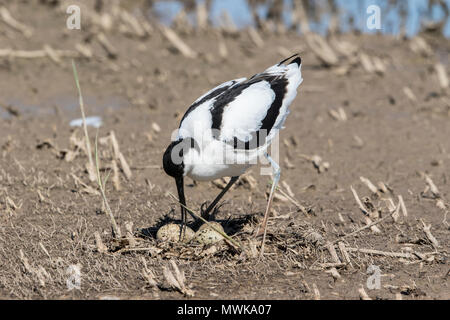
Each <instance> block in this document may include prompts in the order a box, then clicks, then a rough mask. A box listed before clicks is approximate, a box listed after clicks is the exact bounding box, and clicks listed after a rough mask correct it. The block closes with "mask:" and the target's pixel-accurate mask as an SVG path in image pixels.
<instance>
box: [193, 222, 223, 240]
mask: <svg viewBox="0 0 450 320" xmlns="http://www.w3.org/2000/svg"><path fill="white" fill-rule="evenodd" d="M210 224H212V225H213V227H214V228H216V229H217V230H220V231H222V232H223V233H225V231H224V230H223V228H222V225H221V224H220V223H218V222H214V221H212V222H210ZM193 240H194V241H195V242H197V243H200V244H212V243H216V242H219V241H221V240H223V236H222V235H221V234H220V233H218V232H217V231H215V230H213V229H212V228H211V227H210V226H209V225H207V224H206V223H205V224H203V225H202V226H201V227H200V229H198V231H197V232H196V233H195V236H194V239H193Z"/></svg>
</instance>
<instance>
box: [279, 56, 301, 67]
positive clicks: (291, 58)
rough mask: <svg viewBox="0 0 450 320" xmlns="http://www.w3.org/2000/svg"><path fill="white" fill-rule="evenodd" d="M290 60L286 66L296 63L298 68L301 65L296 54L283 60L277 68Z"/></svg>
mask: <svg viewBox="0 0 450 320" xmlns="http://www.w3.org/2000/svg"><path fill="white" fill-rule="evenodd" d="M289 60H291V61H290V62H289V63H286V65H290V64H293V63H296V64H297V65H298V66H299V67H300V66H301V64H302V58H301V57H300V55H299V54H298V53H296V54H294V55H292V56H290V57H289V58H286V59H284V60H283V61H280V62H279V63H278V64H277V66H281V65H282V64H284V63H285V62H286V61H289Z"/></svg>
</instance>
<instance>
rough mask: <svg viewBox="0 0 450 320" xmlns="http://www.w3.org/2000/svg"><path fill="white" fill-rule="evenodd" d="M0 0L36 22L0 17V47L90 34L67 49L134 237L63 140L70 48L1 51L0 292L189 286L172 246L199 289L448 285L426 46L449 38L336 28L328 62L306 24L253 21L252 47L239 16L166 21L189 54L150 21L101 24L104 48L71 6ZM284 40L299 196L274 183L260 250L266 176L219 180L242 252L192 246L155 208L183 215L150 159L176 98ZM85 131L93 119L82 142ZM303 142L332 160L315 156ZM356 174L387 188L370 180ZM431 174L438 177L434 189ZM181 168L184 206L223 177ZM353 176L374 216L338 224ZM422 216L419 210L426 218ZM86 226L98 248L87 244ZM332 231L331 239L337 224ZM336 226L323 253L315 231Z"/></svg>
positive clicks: (28, 46) (441, 49)
mask: <svg viewBox="0 0 450 320" xmlns="http://www.w3.org/2000/svg"><path fill="white" fill-rule="evenodd" d="M1 3H3V4H7V5H6V6H7V8H8V10H9V11H10V12H11V14H12V15H13V16H14V17H15V18H16V19H17V20H19V21H21V22H23V23H24V24H25V25H27V26H30V27H32V28H33V35H32V36H31V37H26V35H24V34H23V33H22V32H20V31H17V30H14V29H13V28H10V27H8V26H7V25H6V24H2V25H1V28H0V48H2V49H3V48H12V49H14V50H39V49H42V48H43V46H44V45H45V44H47V45H49V46H51V47H52V48H53V49H55V50H56V49H58V50H60V49H61V50H62V49H64V50H74V48H75V47H76V45H77V44H79V43H82V44H83V45H84V46H86V47H88V48H90V49H91V50H92V53H93V56H92V57H90V58H86V57H84V58H83V57H79V58H76V59H75V61H76V64H77V67H78V74H79V77H80V82H81V87H82V91H83V96H84V99H85V104H86V113H87V115H88V116H93V115H96V116H101V117H102V119H103V122H104V124H103V125H102V127H101V128H100V129H99V137H100V138H103V137H107V136H108V135H109V133H110V132H111V131H114V133H115V136H116V137H117V140H118V144H119V146H120V150H121V152H122V153H123V155H124V158H125V159H126V160H127V162H128V163H129V165H130V167H131V173H132V176H131V178H130V179H126V177H125V175H124V174H123V172H119V175H118V177H119V180H120V190H116V188H115V187H114V182H113V179H112V178H110V179H109V180H108V182H107V185H106V196H107V198H108V200H109V203H110V206H111V209H112V211H113V213H114V215H115V217H116V221H117V224H118V225H119V226H120V227H121V230H122V233H123V234H125V224H126V223H129V222H131V223H132V224H133V227H132V233H133V237H136V238H137V240H136V241H135V242H136V244H135V247H134V248H135V249H137V250H134V251H133V250H129V249H130V248H131V245H130V244H128V243H125V242H126V241H122V244H117V243H115V242H113V241H111V240H112V238H111V228H110V223H109V219H108V216H107V215H106V213H105V209H104V206H103V205H102V199H101V197H100V194H99V193H98V191H96V190H97V185H96V183H95V182H91V181H89V176H88V174H87V172H86V169H85V168H86V163H87V162H88V160H87V157H86V153H85V152H84V151H83V150H79V152H77V151H76V150H77V146H76V145H78V147H79V148H81V149H82V148H84V144H83V143H81V144H80V143H79V142H78V144H77V143H75V142H74V141H75V140H76V139H79V140H81V139H82V137H83V135H82V131H81V130H75V129H74V128H72V127H70V126H69V122H70V121H71V120H72V119H75V118H79V117H80V111H79V107H78V97H77V91H76V86H75V82H74V78H73V73H72V66H71V61H70V58H68V57H61V58H60V59H56V61H53V60H52V59H50V58H48V57H42V58H12V57H1V58H0V88H1V91H0V92H1V94H0V297H1V298H5V299H24V298H26V299H59V298H62V299H72V298H75V299H79V298H82V299H101V298H108V297H109V298H111V297H117V298H121V299H129V298H136V299H141V298H143V299H181V298H185V297H186V296H185V295H183V294H182V293H180V292H179V291H178V290H176V289H173V288H170V286H169V285H168V284H167V280H166V279H165V277H164V275H163V269H164V268H165V267H167V266H169V263H170V262H169V261H170V259H173V260H174V261H175V262H176V265H177V266H178V267H179V268H180V270H182V271H183V272H184V273H185V277H186V280H185V285H186V286H187V287H188V288H190V290H192V292H193V298H196V299H314V298H319V296H320V298H321V299H359V298H361V296H363V293H361V288H363V289H364V290H365V292H366V293H367V295H368V296H369V297H370V298H372V299H400V298H403V299H449V298H450V289H449V280H448V277H449V261H448V248H449V244H450V237H449V225H448V221H447V213H448V208H449V203H448V199H450V175H449V166H450V138H449V137H450V96H449V90H448V88H447V90H445V89H442V88H441V87H440V83H439V80H438V76H437V74H436V72H435V64H436V63H438V62H439V63H441V64H442V65H443V66H444V68H445V70H446V72H447V74H448V72H449V69H450V66H449V60H448V52H449V50H450V43H449V41H448V39H444V38H441V37H440V36H436V35H423V36H422V37H423V38H424V39H426V41H427V42H428V44H429V45H430V47H431V53H430V54H429V55H427V54H426V53H423V54H421V53H420V52H417V50H416V51H414V50H412V49H411V43H412V41H411V40H405V39H401V38H395V37H392V36H380V35H372V36H369V35H354V34H347V35H337V36H335V39H337V40H338V41H345V43H351V44H353V45H354V46H356V48H357V52H356V53H355V54H354V55H353V57H345V56H344V55H341V56H340V63H339V65H338V66H336V67H325V66H324V65H323V62H322V61H321V60H319V59H318V58H317V56H316V55H315V54H314V53H313V52H312V50H310V48H309V46H308V45H307V44H306V41H305V37H304V36H299V35H297V34H295V33H292V32H286V33H282V34H276V33H271V32H261V36H262V39H263V41H264V43H263V45H262V47H258V46H257V45H256V43H255V42H254V41H252V40H251V38H250V37H249V35H248V33H247V32H246V31H243V32H239V33H229V32H228V33H225V32H220V31H218V30H211V29H208V30H203V31H194V32H187V33H183V32H181V31H180V30H177V31H178V32H179V34H181V35H182V36H183V40H184V41H185V42H186V43H187V44H188V45H189V46H190V47H191V48H194V49H195V51H196V52H197V53H198V55H197V57H195V58H187V57H184V56H183V55H182V54H180V53H178V52H176V50H174V49H173V47H172V45H171V44H170V43H169V42H168V41H167V40H166V39H165V38H164V37H163V36H162V35H161V33H160V31H159V30H158V28H157V27H155V26H153V27H152V30H151V31H150V32H149V35H148V36H145V37H142V38H139V37H135V36H130V35H129V34H126V33H123V32H120V31H117V30H116V29H115V28H116V27H113V28H112V29H111V30H103V32H104V33H105V34H106V36H107V38H108V40H109V42H110V43H111V44H112V45H113V46H114V48H115V49H116V50H117V56H116V57H115V58H109V57H108V56H107V54H106V52H105V50H104V48H103V47H102V46H101V45H100V44H99V43H98V41H96V34H97V32H98V31H99V30H101V27H99V26H95V25H94V26H93V25H87V26H85V27H84V26H83V25H82V29H81V30H67V29H66V28H65V23H66V21H65V19H66V18H67V15H66V14H65V13H64V11H63V10H61V8H60V7H58V5H57V6H52V5H44V4H41V2H38V1H20V2H17V3H16V2H15V3H14V4H12V3H10V2H5V1H0V4H1ZM50 3H51V2H50ZM220 42H222V43H223V44H224V45H225V46H226V48H227V54H226V55H223V56H221V55H220V54H219V48H220V46H219V43H220ZM291 52H292V53H295V52H300V53H301V55H302V58H303V77H304V82H303V84H302V85H301V87H300V89H299V94H298V97H297V98H296V100H295V101H294V103H293V104H292V106H291V110H292V112H291V114H290V116H289V117H288V120H287V122H286V129H285V130H283V131H282V132H281V136H280V164H281V167H282V181H283V182H285V183H287V185H288V186H289V187H290V189H291V190H292V195H293V198H294V199H295V200H296V201H297V202H298V203H300V204H301V205H303V206H304V207H305V208H306V209H307V212H306V213H304V212H302V211H301V210H299V208H298V206H297V205H296V204H295V203H294V201H290V200H286V199H280V200H279V201H276V202H275V206H274V211H273V213H272V216H271V219H270V221H269V227H268V238H267V243H266V248H265V255H264V257H263V258H262V259H258V255H257V252H258V250H259V241H255V240H254V239H253V233H254V232H255V230H256V229H257V226H258V223H259V222H260V221H261V220H262V215H263V212H264V209H265V205H266V191H268V185H269V184H268V183H269V182H270V179H269V177H268V176H261V175H260V174H259V172H260V171H259V169H260V167H254V168H253V169H252V170H251V171H250V172H249V175H250V176H251V177H252V178H254V179H255V180H256V183H255V184H253V183H249V181H250V182H252V179H251V178H250V179H247V180H245V181H242V182H241V183H240V184H238V185H237V186H236V187H235V188H233V189H232V190H231V191H230V192H229V193H228V194H227V195H226V197H225V200H226V201H225V203H224V205H223V206H221V208H220V211H219V213H218V216H217V219H218V220H219V221H222V224H223V226H224V227H225V230H226V231H227V233H229V234H231V235H234V237H235V239H237V240H239V241H240V242H241V243H242V245H243V247H244V249H245V250H244V252H242V253H240V252H237V251H236V250H234V249H232V248H230V246H228V245H226V244H225V243H221V244H218V245H216V246H213V247H206V248H203V247H201V246H198V245H193V244H189V245H180V244H168V243H161V242H158V241H157V240H155V239H154V234H155V231H156V229H157V227H158V226H160V225H161V224H162V221H168V220H170V219H175V220H176V219H179V208H178V206H177V204H176V202H175V201H174V200H173V199H172V198H171V196H170V194H169V192H170V193H174V194H176V189H175V184H174V181H173V179H171V178H169V177H168V176H166V175H165V173H164V171H163V170H162V167H161V157H162V153H163V152H164V150H165V148H166V146H167V145H168V143H169V141H170V135H171V132H172V130H173V129H175V128H176V127H177V125H178V122H179V120H180V117H181V116H182V114H183V113H184V111H185V110H186V109H187V107H188V106H189V104H190V103H191V102H192V101H194V100H195V99H196V98H197V97H199V96H200V95H202V94H203V93H204V92H206V91H207V90H209V89H210V88H212V87H213V86H215V85H217V84H219V83H221V82H224V81H227V80H230V79H235V78H239V77H244V76H246V77H248V76H251V75H252V74H254V73H257V72H261V71H262V70H264V69H265V68H266V67H268V66H270V65H273V64H274V63H276V62H278V61H280V60H282V59H283V58H284V54H286V53H291ZM360 53H364V54H366V55H367V56H368V57H370V59H373V57H378V58H380V59H379V60H380V61H381V62H382V64H383V65H384V69H385V70H384V71H383V70H378V72H370V70H369V71H368V70H367V69H365V68H364V67H363V65H362V64H361V63H359V62H358V61H359V58H358V55H359V54H360ZM355 57H356V58H355ZM352 59H353V60H352ZM352 61H353V62H352ZM355 61H356V62H355ZM405 87H408V88H409V89H410V90H411V92H412V93H413V94H414V96H415V100H414V97H412V96H411V95H410V94H409V96H408V94H405ZM406 91H408V90H406ZM339 110H341V111H339ZM154 124H156V125H154ZM158 127H159V128H158ZM95 133H96V130H95V129H94V128H92V127H89V134H90V136H91V143H92V144H93V143H94V137H95ZM71 137H72V139H71ZM99 149H100V152H99V153H100V161H101V163H102V165H101V166H102V169H104V170H102V175H103V176H106V175H107V172H108V171H109V169H108V168H109V167H110V165H111V160H112V153H111V151H110V147H109V146H107V145H105V144H100V145H99ZM68 155H70V156H71V157H72V159H71V157H70V156H68ZM313 156H320V157H321V159H322V160H323V162H325V163H328V164H329V167H328V169H327V168H324V167H323V166H322V167H321V168H317V167H316V166H315V165H314V164H313V161H311V157H313ZM323 162H322V165H323ZM319 169H320V170H319ZM111 176H113V174H112V175H111ZM360 177H365V178H367V179H369V180H370V181H372V182H373V183H374V184H375V185H376V186H377V188H378V182H383V183H384V184H385V185H386V186H387V188H386V189H384V188H381V187H380V188H381V189H384V190H378V191H377V193H372V192H371V191H370V190H369V188H368V187H367V186H366V185H365V184H364V183H363V182H362V181H361V180H360ZM426 177H428V178H429V180H428V182H427V178H426ZM430 181H432V182H431V184H430ZM433 183H434V185H435V186H436V188H437V189H438V190H439V192H436V190H434V189H433V190H431V189H432V188H430V185H432V184H433ZM187 184H188V187H187V188H186V196H187V199H188V205H189V206H190V207H191V208H193V209H194V210H196V211H199V208H200V206H201V204H202V203H203V202H205V201H211V200H212V199H213V198H214V197H215V195H216V194H217V193H218V192H220V189H219V187H218V186H219V185H220V183H215V184H213V183H205V182H202V183H195V182H193V181H191V180H188V181H187ZM282 186H284V188H285V190H286V184H285V185H282ZM351 186H353V188H354V190H355V191H356V192H357V194H358V196H359V197H360V198H361V200H362V201H363V202H364V204H365V206H366V208H368V209H367V211H369V214H370V216H371V221H372V222H374V221H376V220H377V219H379V216H380V215H381V218H384V220H383V221H382V222H380V223H379V224H377V225H376V226H375V227H377V228H378V230H372V229H375V228H372V229H371V228H367V229H364V230H361V231H358V232H356V233H354V234H352V235H348V234H350V233H351V232H353V231H355V230H357V229H359V228H362V227H364V226H365V225H367V220H366V216H365V215H364V214H363V212H362V211H361V210H360V208H359V206H358V204H357V202H356V200H355V197H354V195H353V193H352V191H351ZM427 186H428V188H427ZM433 191H434V192H433ZM399 196H401V197H402V198H403V200H404V204H405V208H406V210H407V215H405V213H404V210H401V209H400V210H399V212H398V217H397V216H396V215H394V216H396V217H397V219H396V221H394V220H393V219H392V218H391V217H389V215H390V213H391V211H389V207H388V205H387V204H388V202H389V201H388V200H386V199H389V198H391V199H392V201H393V205H394V207H395V206H397V204H398V202H399V198H398V197H399ZM371 208H372V212H370V211H371ZM399 208H400V207H399ZM424 225H426V226H431V229H430V233H431V236H430V234H427V233H426V232H425V231H424ZM95 232H99V234H100V235H101V238H102V240H103V243H104V244H105V246H106V247H107V250H106V252H99V248H98V245H96V241H95V237H94V233H95ZM344 235H348V236H346V237H345V238H342V241H341V247H343V248H347V249H345V250H343V251H342V250H340V249H339V247H338V245H337V242H336V240H337V239H339V238H341V237H343V236H344ZM129 236H130V235H129ZM433 238H434V239H433ZM333 241H335V242H334V244H336V245H334V246H332V247H334V248H335V250H336V255H337V257H336V256H335V257H333V255H332V254H331V253H330V250H329V249H327V243H331V242H333ZM124 246H126V247H124ZM328 248H330V246H328ZM348 248H353V249H348ZM366 249H367V250H369V251H367V250H366ZM351 250H354V251H351ZM357 250H360V251H357ZM370 250H378V251H370ZM100 251H102V250H100ZM331 252H333V250H331ZM389 253H391V255H392V253H394V254H393V255H394V256H389ZM71 265H78V266H79V267H80V270H81V287H80V288H79V289H76V288H75V289H73V290H69V289H68V287H67V281H68V280H69V282H71V283H75V284H76V282H73V281H72V280H73V278H71V276H72V274H71V273H70V271H69V273H68V268H69V267H70V266H71ZM371 265H375V266H377V267H378V268H379V270H380V287H379V288H376V289H373V290H371V289H370V286H369V287H367V280H368V278H369V277H370V276H371V275H370V273H369V274H368V272H367V270H368V268H369V266H371ZM333 268H334V269H333ZM335 271H336V272H337V273H338V275H339V276H338V275H336V272H335ZM151 272H153V273H154V277H153V280H154V281H155V283H156V287H155V286H152V284H151V282H152V281H151V280H149V279H150V278H151V276H149V274H150V273H151ZM371 279H373V278H371ZM188 298H189V297H188Z"/></svg>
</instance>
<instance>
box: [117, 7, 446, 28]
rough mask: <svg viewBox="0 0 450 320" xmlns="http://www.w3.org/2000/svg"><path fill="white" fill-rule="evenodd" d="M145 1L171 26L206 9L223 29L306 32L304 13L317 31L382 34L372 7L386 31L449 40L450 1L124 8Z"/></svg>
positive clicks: (154, 14)
mask: <svg viewBox="0 0 450 320" xmlns="http://www.w3.org/2000/svg"><path fill="white" fill-rule="evenodd" d="M139 3H141V4H140V5H141V6H142V8H143V10H145V12H146V13H147V14H148V15H149V16H151V17H156V18H158V19H160V20H161V21H162V22H163V23H164V24H166V25H170V24H172V23H173V22H174V20H176V19H177V16H179V15H180V14H182V13H183V14H186V17H187V19H188V20H189V21H190V22H191V23H192V24H193V25H195V24H196V11H197V10H198V6H204V7H205V8H206V11H207V12H208V18H209V21H210V23H211V24H212V25H214V26H220V25H221V23H223V21H224V20H227V18H226V16H227V15H228V16H229V17H228V19H231V20H232V21H233V22H234V23H235V25H236V27H238V28H244V27H247V26H254V27H258V28H261V27H262V24H265V23H267V22H269V23H270V24H273V26H274V27H276V28H288V29H293V30H298V31H299V32H302V30H301V26H300V23H299V22H300V21H299V19H300V16H301V15H299V11H301V10H304V12H305V14H306V17H307V18H308V24H309V27H310V28H311V30H312V31H314V32H318V33H321V34H326V33H327V32H349V31H360V32H368V33H371V32H377V31H374V30H370V29H369V28H367V24H366V18H365V17H367V12H366V10H367V8H368V7H369V6H371V5H376V6H378V7H379V8H380V9H381V16H382V19H381V23H382V28H381V30H379V32H381V33H386V34H393V35H407V36H413V35H415V34H417V33H418V32H420V31H421V30H424V29H427V30H435V31H437V32H442V33H443V34H444V35H445V36H446V37H449V36H450V20H449V14H450V1H449V0H229V1H221V0H197V1H195V0H187V1H155V0H149V1H143V0H137V1H122V4H123V5H125V6H133V5H137V4H139Z"/></svg>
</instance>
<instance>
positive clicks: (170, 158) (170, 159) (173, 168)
mask: <svg viewBox="0 0 450 320" xmlns="http://www.w3.org/2000/svg"><path fill="white" fill-rule="evenodd" d="M191 148H195V149H197V150H198V145H197V143H196V142H195V140H194V139H192V138H185V139H179V140H177V141H173V142H172V143H171V144H170V145H169V146H168V147H167V149H166V152H164V156H163V167H164V171H165V172H166V173H167V174H168V175H169V176H171V177H174V178H180V177H183V176H184V173H185V172H184V162H183V156H184V155H186V153H187V152H188V151H189V149H191Z"/></svg>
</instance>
